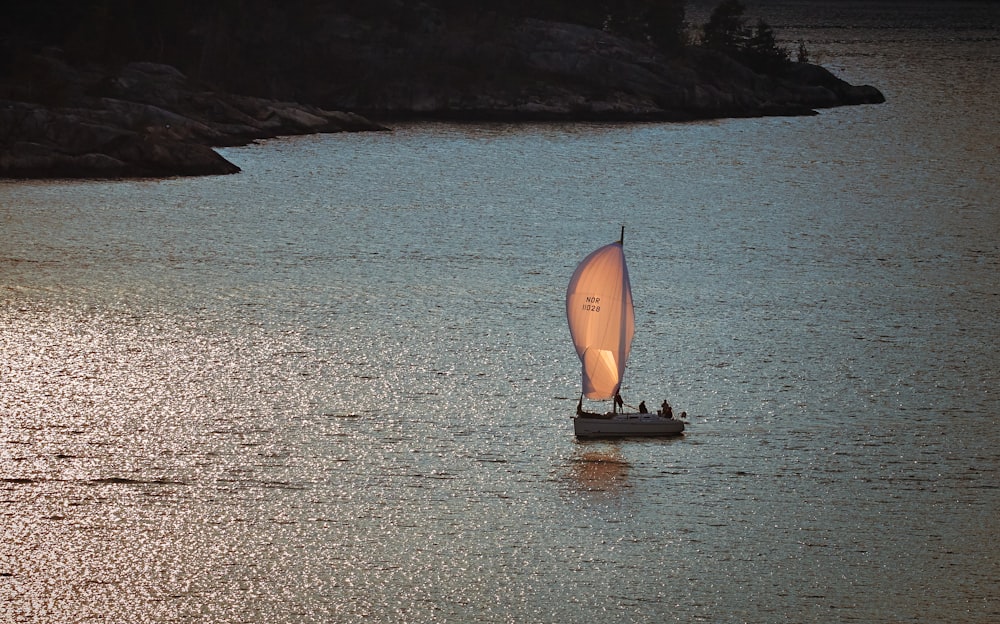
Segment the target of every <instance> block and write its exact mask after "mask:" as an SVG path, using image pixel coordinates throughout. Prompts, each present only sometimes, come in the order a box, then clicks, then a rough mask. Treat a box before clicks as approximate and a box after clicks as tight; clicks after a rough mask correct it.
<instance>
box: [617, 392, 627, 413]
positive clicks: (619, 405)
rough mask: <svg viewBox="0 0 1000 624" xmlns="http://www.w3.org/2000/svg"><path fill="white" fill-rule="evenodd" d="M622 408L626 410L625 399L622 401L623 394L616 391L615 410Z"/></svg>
mask: <svg viewBox="0 0 1000 624" xmlns="http://www.w3.org/2000/svg"><path fill="white" fill-rule="evenodd" d="M619 409H621V411H622V412H624V411H625V401H622V395H621V394H620V393H618V392H617V391H616V392H615V410H619Z"/></svg>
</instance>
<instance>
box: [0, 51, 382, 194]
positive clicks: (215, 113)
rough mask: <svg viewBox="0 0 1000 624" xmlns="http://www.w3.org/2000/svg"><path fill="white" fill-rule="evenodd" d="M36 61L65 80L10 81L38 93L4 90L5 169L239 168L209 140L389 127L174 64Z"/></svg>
mask: <svg viewBox="0 0 1000 624" xmlns="http://www.w3.org/2000/svg"><path fill="white" fill-rule="evenodd" d="M32 64H33V66H34V67H35V68H36V70H37V71H38V73H37V74H36V76H35V78H36V79H37V80H38V81H39V82H42V83H44V84H57V85H58V86H59V88H58V90H56V91H53V90H51V89H46V90H44V91H41V92H40V93H37V92H36V93H18V89H17V88H14V87H12V88H9V89H8V93H7V94H6V95H7V97H8V98H9V97H11V96H14V97H16V96H17V95H24V96H27V97H24V98H23V99H24V100H36V101H18V100H14V99H0V177H12V178H38V177H96V178H106V177H148V176H154V177H159V176H171V175H213V174H227V173H235V172H238V171H239V168H238V167H236V166H235V165H233V164H232V163H230V162H229V161H227V160H226V159H224V158H223V157H222V156H220V155H219V154H218V153H217V152H215V151H214V150H213V149H212V146H226V145H241V144H245V143H248V142H250V141H253V140H256V139H263V138H269V137H274V136H280V135H293V134H311V133H316V132H340V131H359V130H379V129H384V128H383V127H382V126H380V125H377V124H374V123H372V122H370V121H368V120H366V119H364V118H362V117H359V116H358V115H354V114H351V113H341V112H331V111H326V110H323V109H320V108H317V107H314V106H306V105H302V104H296V103H290V102H280V101H273V100H265V99H261V98H256V97H247V96H238V95H231V94H227V93H222V92H219V91H216V90H213V89H209V88H206V87H205V86H203V85H199V84H197V83H195V82H193V81H190V80H188V78H187V77H186V76H184V74H182V73H181V72H179V71H178V70H177V69H175V68H173V67H170V66H167V65H159V64H154V63H132V64H129V65H126V66H124V67H123V68H121V70H120V71H117V72H114V73H107V72H105V71H101V70H99V69H95V68H93V67H91V68H86V69H77V68H74V67H72V66H70V65H69V64H67V63H65V62H63V61H61V60H59V59H58V58H54V57H52V56H44V55H43V56H40V57H38V58H36V59H33V63H32ZM21 89H22V90H23V89H25V87H21ZM39 95H42V97H39ZM39 99H41V100H42V101H37V100H39Z"/></svg>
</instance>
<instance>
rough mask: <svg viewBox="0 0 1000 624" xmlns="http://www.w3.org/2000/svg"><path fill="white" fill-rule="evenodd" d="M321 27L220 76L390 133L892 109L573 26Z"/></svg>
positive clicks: (274, 43)
mask: <svg viewBox="0 0 1000 624" xmlns="http://www.w3.org/2000/svg"><path fill="white" fill-rule="evenodd" d="M317 24H321V25H322V26H321V27H320V26H317V27H316V28H314V29H313V30H311V31H308V32H306V33H303V34H302V36H301V37H300V38H299V40H298V45H299V46H300V48H301V50H302V51H301V52H300V54H299V55H290V54H289V53H288V51H287V49H286V48H284V47H283V46H282V43H281V42H282V41H285V40H287V38H288V37H289V36H291V33H289V32H287V31H285V30H283V29H282V26H281V25H280V24H275V25H274V26H273V27H272V29H271V30H266V31H262V32H258V33H256V35H257V38H256V39H255V40H254V45H255V48H254V49H255V54H256V55H257V58H262V59H266V61H265V62H264V66H265V67H266V69H265V70H263V73H264V74H266V76H267V79H266V80H262V79H261V78H260V73H259V72H258V73H255V72H254V71H253V70H252V69H251V68H250V67H248V66H247V65H246V63H245V61H244V60H243V57H237V58H230V59H228V61H227V62H226V64H225V65H223V66H218V67H214V68H211V67H210V70H211V71H212V79H213V80H219V81H221V82H223V83H224V84H225V85H226V86H227V87H228V88H231V89H233V90H238V91H241V92H254V93H256V94H257V95H262V96H266V97H277V96H280V95H282V94H289V93H291V94H294V95H295V97H296V99H300V100H302V101H306V102H310V103H313V104H316V105H319V106H323V107H326V108H331V109H339V110H353V111H356V112H358V113H360V114H362V115H365V116H367V117H370V118H373V119H381V120H383V121H387V120H392V119H401V118H441V119H467V120H477V119H507V120H515V121H520V120H530V119H550V120H579V119H588V120H665V121H673V120H690V119H707V118H719V117H746V116H761V115H801V114H812V113H814V111H815V110H816V109H818V108H828V107H832V106H842V105H851V104H861V103H877V102H881V101H883V97H882V94H881V93H879V91H878V90H877V89H875V88H873V87H853V86H851V85H849V84H847V83H846V82H843V81H841V80H839V79H838V78H836V77H834V76H833V75H832V74H830V73H829V72H828V71H826V70H825V69H823V68H822V67H818V66H815V65H808V64H796V63H790V64H788V65H787V66H786V67H785V68H784V71H782V72H781V74H780V75H764V74H760V73H756V72H754V71H752V70H751V69H749V68H748V67H746V66H745V65H742V64H740V63H739V62H737V61H736V60H734V59H732V58H730V57H728V56H726V55H724V54H722V53H719V52H715V51H712V50H708V49H705V48H702V47H696V46H691V47H687V48H685V49H684V50H682V51H679V52H675V53H673V54H666V53H664V52H663V51H661V50H660V49H658V48H657V47H655V46H653V45H651V44H648V43H645V42H639V41H635V40H632V39H626V38H623V37H619V36H615V35H613V34H610V33H608V32H605V31H602V30H599V29H594V28H589V27H587V26H582V25H578V24H570V23H564V22H552V21H543V20H537V19H525V20H520V21H514V22H510V21H505V20H502V19H499V18H496V19H491V18H489V17H488V16H486V17H483V18H481V19H479V20H467V21H460V20H456V19H451V20H445V21H441V22H427V23H424V24H423V25H422V26H421V27H413V26H412V25H411V26H410V27H409V28H406V29H404V28H400V27H394V26H393V25H392V24H391V23H387V22H382V23H379V24H377V25H372V24H370V23H366V22H362V21H360V20H358V19H356V18H353V17H351V16H348V15H332V14H331V15H325V16H319V17H318V18H317ZM301 55H305V56H306V57H308V58H309V63H307V64H303V63H301V62H300V58H301ZM255 67H258V66H255Z"/></svg>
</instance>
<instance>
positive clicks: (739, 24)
mask: <svg viewBox="0 0 1000 624" xmlns="http://www.w3.org/2000/svg"><path fill="white" fill-rule="evenodd" d="M745 11H746V7H745V6H743V3H742V2H740V0H722V2H721V3H719V5H718V6H716V7H715V9H714V10H712V14H711V15H709V17H708V22H707V23H706V24H705V26H704V27H703V29H702V45H704V46H705V47H706V48H711V49H713V50H718V51H719V52H725V53H726V54H730V55H737V54H739V52H740V50H742V48H743V46H744V45H745V43H746V41H747V39H748V38H749V33H748V31H747V27H746V19H745V18H744V17H743V13H744V12H745Z"/></svg>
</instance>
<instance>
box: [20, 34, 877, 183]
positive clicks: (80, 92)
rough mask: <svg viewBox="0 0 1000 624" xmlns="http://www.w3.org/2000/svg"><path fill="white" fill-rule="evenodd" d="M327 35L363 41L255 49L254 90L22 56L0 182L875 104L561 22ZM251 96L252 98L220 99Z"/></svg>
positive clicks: (139, 69)
mask: <svg viewBox="0 0 1000 624" xmlns="http://www.w3.org/2000/svg"><path fill="white" fill-rule="evenodd" d="M341 26H342V27H340V28H339V29H338V32H341V33H345V32H346V33H368V35H369V39H364V38H362V37H361V35H356V37H357V38H351V37H346V38H342V39H340V40H338V41H340V43H339V44H338V45H337V46H333V45H324V42H323V41H313V42H311V43H310V44H309V45H310V49H316V50H320V49H325V50H327V51H328V52H327V54H328V55H329V56H327V57H321V56H315V55H314V56H312V57H311V62H312V65H310V67H312V69H309V70H304V69H302V68H301V67H302V66H301V58H298V59H297V60H296V59H295V58H292V57H287V58H286V60H284V61H282V62H279V61H280V60H281V59H282V58H283V57H281V54H280V51H281V50H282V48H281V47H280V45H279V44H278V43H274V44H273V48H272V47H269V45H268V44H267V43H266V42H265V43H264V44H262V45H263V48H264V49H265V50H269V51H270V52H269V53H270V58H272V59H275V60H274V65H273V66H271V67H269V68H266V69H261V70H260V74H259V76H258V79H257V80H256V81H255V80H254V68H253V67H249V66H247V67H242V68H241V69H240V70H239V71H236V72H234V73H233V74H232V75H231V76H229V77H228V78H226V77H225V76H218V77H217V79H218V80H219V82H221V83H222V88H221V89H220V88H214V87H210V86H207V85H206V84H203V83H201V82H199V81H197V80H192V79H189V78H188V77H187V76H186V75H185V74H184V73H182V72H181V71H180V70H178V69H176V68H175V67H173V66H170V65H165V64H158V63H151V62H134V63H128V64H125V65H123V66H121V67H118V68H116V69H113V70H112V69H108V68H107V67H99V66H91V65H75V64H74V63H72V62H70V61H69V60H67V59H65V58H64V57H63V55H62V53H61V52H60V51H59V50H52V49H50V50H47V51H41V52H36V53H33V54H31V55H24V56H23V57H22V58H21V60H20V64H19V68H20V73H19V74H18V77H17V78H16V79H13V80H12V79H9V78H8V80H7V81H6V82H2V81H0V178H80V177H86V178H124V177H167V176H178V175H218V174H229V173H236V172H238V171H239V168H238V167H236V166H235V165H233V164H232V163H230V162H228V161H227V160H225V159H224V158H223V157H222V156H221V155H219V154H218V153H217V152H216V151H215V150H213V149H212V148H213V147H219V146H232V145H242V144H246V143H249V142H252V141H255V140H260V139H267V138H271V137H276V136H283V135H299V134H313V133H321V132H358V131H381V130H388V128H387V127H386V126H385V125H382V124H383V123H390V122H391V121H395V120H402V119H408V120H412V119H437V120H455V121H485V120H490V121H509V122H522V121H539V120H544V121H581V120H585V121H619V122H620V121H690V120H697V119H716V118H726V117H755V116H773V115H809V114H815V112H816V110H817V109H821V108H829V107H835V106H847V105H857V104H874V103H880V102H883V101H884V100H885V98H884V97H883V96H882V93H881V92H879V90H878V89H876V88H874V87H871V86H854V85H850V84H848V83H847V82H845V81H843V80H840V79H839V78H837V77H835V76H834V75H833V74H831V73H830V72H829V71H827V70H826V69H824V68H822V67H820V66H818V65H812V64H808V63H790V64H789V65H788V67H787V68H785V70H784V71H783V72H782V73H781V75H780V76H776V75H762V74H759V73H755V72H754V71H752V70H750V69H749V68H747V67H745V66H744V65H741V64H740V63H738V62H737V61H735V60H733V59H732V58H730V57H728V56H726V55H724V54H721V53H719V52H714V51H712V50H708V49H704V48H700V47H690V48H688V49H686V50H684V51H683V52H682V53H680V54H675V55H672V56H665V55H663V54H662V53H661V52H659V51H658V50H657V49H656V48H655V47H653V46H651V45H649V44H646V43H643V42H637V41H634V40H630V39H623V38H620V37H617V36H614V35H612V34H609V33H607V32H604V31H602V30H599V29H593V28H588V27H586V26H580V25H575V24H567V23H561V22H546V21H541V20H534V19H529V20H525V21H524V22H522V23H521V24H520V25H519V26H518V27H516V28H514V29H511V30H509V31H504V32H495V31H491V32H490V33H489V35H488V36H486V35H485V34H484V33H481V32H480V33H475V32H470V33H465V34H464V35H459V34H454V33H453V35H452V37H451V38H450V39H442V38H441V37H425V38H423V39H421V40H419V41H417V40H408V41H406V42H405V44H400V45H396V47H394V44H393V43H392V42H394V41H398V40H399V37H392V36H388V35H387V36H385V37H382V38H379V37H374V36H371V31H370V29H369V30H365V29H364V28H361V27H360V26H358V24H354V23H350V24H342V25H341ZM274 36H275V37H276V39H277V38H278V36H277V34H275V35H274ZM352 36H355V35H352ZM327 43H328V42H327ZM428 59H432V60H428ZM296 63H299V64H298V65H296ZM338 64H340V65H350V66H364V67H368V68H370V69H369V70H368V71H366V72H365V73H364V77H363V78H359V81H358V83H350V82H344V81H337V80H332V79H327V78H326V75H325V73H324V72H328V71H333V69H335V68H336V67H337V66H338ZM258 84H259V85H266V91H267V92H266V93H265V92H258V93H256V94H255V95H252V96H251V95H234V94H233V93H232V92H233V91H239V92H244V93H246V92H252V91H253V86H254V85H258ZM262 89H263V87H262ZM287 95H291V96H292V97H291V98H289V99H296V100H301V101H305V102H310V103H306V104H303V103H297V102H292V101H287V100H286V99H285V96H287ZM275 96H277V97H275ZM340 111H354V112H340ZM373 119H374V120H381V122H382V123H379V122H376V121H372V120H373Z"/></svg>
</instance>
